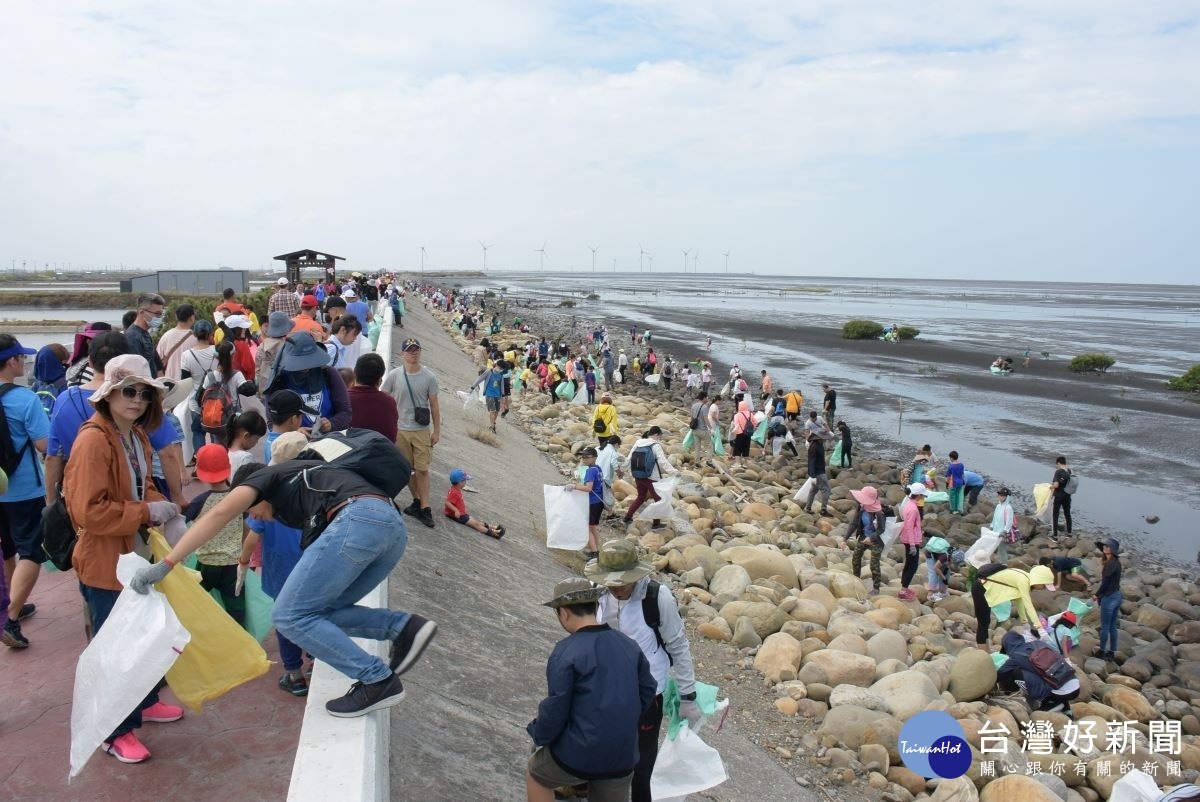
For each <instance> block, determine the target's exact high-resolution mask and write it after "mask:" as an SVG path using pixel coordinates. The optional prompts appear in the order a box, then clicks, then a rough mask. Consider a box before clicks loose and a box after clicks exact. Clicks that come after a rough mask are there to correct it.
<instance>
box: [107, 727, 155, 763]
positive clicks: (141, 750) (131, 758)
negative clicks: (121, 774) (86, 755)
mask: <svg viewBox="0 0 1200 802" xmlns="http://www.w3.org/2000/svg"><path fill="white" fill-rule="evenodd" d="M100 748H101V749H103V750H104V751H105V752H108V753H109V754H110V755H112V756H113V757H115V758H116V759H117V760H119V761H121V762H122V763H144V762H145V761H147V760H149V759H150V750H149V749H147V748H146V747H145V746H144V745H143V744H142V742H141V741H139V740H138V737H137V736H136V735H134V734H133V733H132V732H127V733H125V734H124V735H120V736H117V737H116V738H114V739H113V740H112V743H102V744H100Z"/></svg>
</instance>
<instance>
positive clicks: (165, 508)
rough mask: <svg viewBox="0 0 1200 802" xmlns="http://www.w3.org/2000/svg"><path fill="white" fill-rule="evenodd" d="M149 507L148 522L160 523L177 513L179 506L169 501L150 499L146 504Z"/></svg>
mask: <svg viewBox="0 0 1200 802" xmlns="http://www.w3.org/2000/svg"><path fill="white" fill-rule="evenodd" d="M146 506H147V507H149V508H150V523H152V524H161V523H166V522H167V521H169V520H171V519H172V518H174V517H175V516H176V515H178V514H179V506H178V505H177V504H172V503H171V502H169V501H151V502H148V503H147V504H146Z"/></svg>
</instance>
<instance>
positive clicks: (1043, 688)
mask: <svg viewBox="0 0 1200 802" xmlns="http://www.w3.org/2000/svg"><path fill="white" fill-rule="evenodd" d="M1001 643H1002V644H1003V646H1004V649H1003V651H1004V654H1006V655H1008V660H1007V661H1006V662H1005V663H1004V664H1003V665H1001V666H1000V670H999V672H998V676H999V678H1000V679H1007V680H1008V681H1009V682H1013V683H1015V682H1016V681H1017V680H1022V681H1024V683H1025V698H1026V699H1027V700H1028V701H1029V704H1031V705H1033V706H1034V707H1037V706H1038V705H1040V704H1041V703H1042V701H1043V700H1045V698H1046V697H1047V696H1049V695H1050V694H1051V693H1053V692H1054V689H1053V688H1051V687H1050V685H1049V683H1047V682H1046V681H1045V680H1044V679H1042V675H1041V674H1039V673H1038V672H1037V670H1036V669H1035V668H1034V667H1033V663H1031V662H1029V656H1030V655H1031V654H1033V650H1034V649H1036V648H1037V647H1038V646H1044V645H1045V644H1043V643H1042V642H1041V641H1036V640H1035V641H1028V642H1027V641H1026V640H1025V639H1024V638H1023V637H1021V634H1020V633H1019V632H1009V633H1008V634H1006V635H1005V636H1004V638H1003V640H1002V641H1001Z"/></svg>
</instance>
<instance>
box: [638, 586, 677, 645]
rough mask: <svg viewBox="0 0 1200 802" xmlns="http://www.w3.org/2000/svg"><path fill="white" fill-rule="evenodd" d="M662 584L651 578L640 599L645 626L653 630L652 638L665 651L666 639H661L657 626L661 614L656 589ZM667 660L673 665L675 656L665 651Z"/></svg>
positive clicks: (659, 624)
mask: <svg viewBox="0 0 1200 802" xmlns="http://www.w3.org/2000/svg"><path fill="white" fill-rule="evenodd" d="M660 587H662V584H661V583H660V582H659V581H658V580H657V579H651V580H650V581H649V582H648V583H647V584H646V596H645V598H643V599H642V618H644V619H646V626H648V627H650V629H652V630H654V639H655V640H656V641H658V648H660V649H662V650H663V651H664V652H666V651H667V644H666V641H664V640H663V636H662V632H660V631H659V627H660V626H662V616H661V615H660V614H659V609H658V589H659V588H660ZM667 662H668V663H670V664H671V665H675V658H674V657H672V656H671V653H670V652H667Z"/></svg>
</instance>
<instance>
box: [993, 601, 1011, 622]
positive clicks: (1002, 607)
mask: <svg viewBox="0 0 1200 802" xmlns="http://www.w3.org/2000/svg"><path fill="white" fill-rule="evenodd" d="M992 615H993V616H995V617H996V623H997V624H1003V623H1004V622H1005V621H1007V620H1008V619H1010V618H1012V602H1011V601H1002V602H1000V603H999V604H997V605H996V606H995V607H993V608H992Z"/></svg>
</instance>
